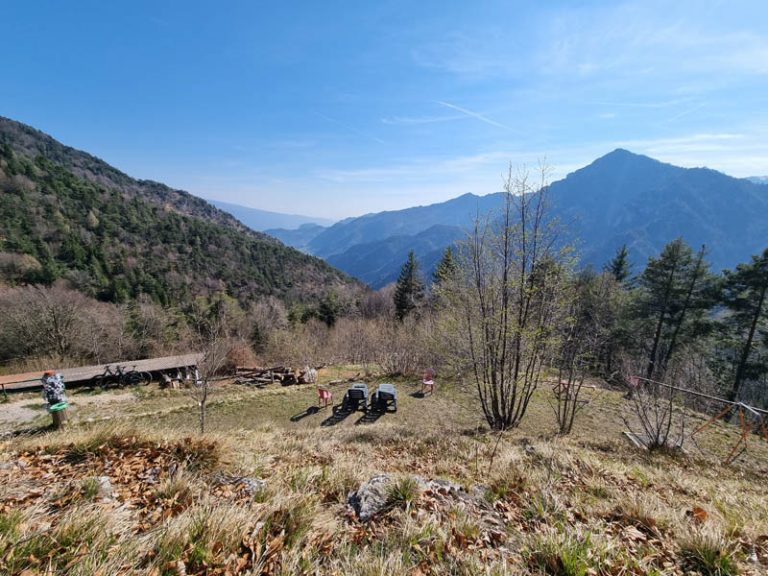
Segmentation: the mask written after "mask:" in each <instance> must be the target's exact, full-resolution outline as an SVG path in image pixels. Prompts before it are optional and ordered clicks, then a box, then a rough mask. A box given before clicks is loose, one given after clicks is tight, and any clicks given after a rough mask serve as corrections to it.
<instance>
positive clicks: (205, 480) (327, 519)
mask: <svg viewBox="0 0 768 576" xmlns="http://www.w3.org/2000/svg"><path fill="white" fill-rule="evenodd" d="M338 374H339V372H336V371H333V372H332V373H326V374H324V375H323V376H324V378H326V379H331V378H335V377H337V375H338ZM398 387H399V390H400V394H401V398H400V406H399V411H398V412H397V414H388V415H385V416H383V417H382V418H380V419H379V420H378V421H376V422H374V423H371V424H367V425H366V424H361V425H356V422H357V421H358V420H359V418H360V416H362V414H360V415H355V414H353V415H351V416H350V417H348V418H346V419H345V420H343V421H342V422H340V423H338V424H337V425H335V426H330V427H322V426H320V424H321V423H322V422H323V421H324V420H325V419H326V418H327V417H328V416H329V415H330V409H328V408H326V409H323V410H320V411H319V412H318V413H316V414H312V415H309V416H307V417H305V418H303V419H301V420H299V421H297V422H292V421H291V420H290V417H291V416H294V415H297V414H300V413H302V412H303V411H304V410H305V409H306V408H307V407H309V406H310V405H312V404H313V403H314V401H315V393H314V390H313V388H312V387H294V388H290V389H280V388H277V389H272V390H269V389H268V390H263V391H251V390H243V389H241V388H236V387H225V388H224V389H223V390H222V391H221V392H220V393H219V394H218V396H217V399H216V403H214V404H213V405H212V406H211V408H210V411H209V423H210V428H211V430H212V433H211V434H209V435H208V438H210V439H213V440H215V441H216V447H215V448H214V449H212V450H213V451H214V452H215V454H216V458H206V459H205V461H206V462H207V464H206V466H207V467H206V466H196V467H195V466H193V464H195V463H196V462H198V461H199V460H200V459H201V458H200V457H199V454H202V453H205V454H208V451H209V450H211V449H210V447H209V446H208V445H207V444H205V443H200V442H196V441H189V440H187V441H182V442H181V444H180V445H179V446H176V447H175V448H173V450H171V449H168V446H173V445H174V443H175V442H178V441H179V440H180V439H182V438H184V437H185V436H187V435H191V434H193V432H194V429H195V426H196V422H195V419H194V415H193V412H192V409H191V407H190V404H189V400H188V399H187V398H186V397H185V396H184V394H183V392H160V391H151V390H148V389H143V390H141V391H139V393H140V394H141V396H140V397H139V398H137V399H136V400H134V401H131V402H123V403H121V404H120V406H121V412H122V415H123V416H122V417H120V418H117V419H114V420H110V421H108V422H106V423H103V424H99V425H87V426H75V427H74V428H73V431H72V432H70V433H68V434H64V435H53V434H51V435H44V436H37V437H31V438H28V439H27V438H24V439H15V440H13V441H6V442H4V443H3V444H2V446H1V450H2V452H0V463H1V462H3V461H4V462H11V461H14V459H16V458H18V452H19V451H21V450H25V449H32V450H34V449H36V448H41V447H42V448H43V450H42V452H40V453H39V454H38V456H30V457H29V461H30V462H32V465H31V466H30V467H29V468H27V469H26V470H21V471H19V470H17V469H8V468H7V466H5V467H3V466H0V511H3V512H2V516H0V557H4V558H5V559H6V562H11V561H14V560H13V558H14V556H13V555H11V556H10V558H11V560H8V559H9V551H10V550H11V549H12V548H14V547H15V548H18V547H19V546H20V545H19V544H18V543H19V542H21V541H23V540H24V539H25V538H31V540H27V542H29V541H32V542H34V543H36V545H37V546H38V547H37V548H36V549H35V550H34V552H35V554H36V556H35V557H36V558H38V559H39V558H40V557H41V556H44V555H45V553H46V551H48V550H50V549H54V550H56V552H57V554H56V556H57V558H58V557H59V556H61V557H63V558H64V559H66V562H64V561H63V560H62V561H61V562H59V563H58V564H57V565H58V566H59V567H61V566H64V565H66V564H67V563H69V562H71V563H72V564H71V566H70V569H71V570H72V573H78V570H79V571H80V572H79V573H94V572H95V570H96V569H97V568H98V567H102V568H103V569H104V571H105V573H111V572H120V573H137V574H139V573H152V570H153V568H156V569H157V570H156V571H155V572H154V573H157V574H161V573H167V574H173V573H180V568H179V565H178V562H177V560H178V559H179V558H181V559H183V561H184V563H185V568H184V569H185V570H186V572H187V573H190V574H191V573H205V570H208V572H207V573H210V574H217V573H224V571H223V569H222V571H220V572H217V571H216V570H215V569H214V567H215V566H223V565H225V564H228V565H229V566H230V568H232V567H234V566H236V562H237V561H238V560H237V559H238V558H241V559H242V558H244V557H246V556H247V557H248V558H249V560H248V561H247V562H246V561H245V560H242V561H243V562H246V563H245V564H243V565H241V568H242V569H243V570H248V569H251V570H255V572H254V573H259V571H264V572H266V573H284V574H295V573H302V572H303V573H323V574H326V573H327V574H334V573H335V574H384V573H386V574H401V573H402V574H406V573H408V574H427V573H434V574H444V573H455V574H476V573H490V574H520V573H533V574H536V573H552V574H653V573H657V574H683V573H695V571H694V570H695V569H697V568H698V569H699V571H700V572H701V573H707V572H706V571H705V570H704V569H703V567H704V566H707V565H712V566H717V567H719V568H720V570H721V572H720V573H724V574H727V573H736V571H739V572H740V573H743V574H763V573H765V571H766V570H768V538H766V535H768V500H767V499H766V498H765V484H764V481H765V480H764V479H765V475H766V473H767V472H768V465H767V464H766V462H768V447H767V446H765V445H760V444H758V443H757V442H753V443H752V445H751V447H750V452H749V453H748V454H747V457H742V458H741V459H740V460H739V461H738V463H737V464H735V465H733V466H731V467H723V466H721V465H720V464H719V460H720V458H721V457H722V455H723V454H724V451H725V450H726V449H727V448H728V442H729V440H728V438H726V437H724V436H723V434H725V433H726V432H727V429H726V428H725V427H723V426H718V427H717V429H716V430H714V431H712V432H711V433H709V432H707V433H706V434H705V435H703V436H702V438H701V439H700V441H699V444H700V445H701V446H702V447H703V448H704V450H703V451H700V450H699V449H697V448H695V447H694V446H693V445H691V447H690V450H689V455H688V456H677V457H673V456H669V455H648V454H644V453H641V452H639V451H637V450H635V449H633V448H631V447H630V446H629V445H628V444H627V443H625V442H624V441H623V440H622V439H621V436H620V431H621V430H622V429H623V424H622V422H621V417H620V411H621V406H622V400H621V397H620V396H619V395H618V394H615V393H613V392H602V391H601V392H592V391H590V392H589V393H590V394H591V395H592V402H591V404H590V405H589V407H588V408H587V410H586V411H585V413H584V414H583V417H582V418H581V419H580V420H579V421H577V425H576V429H575V430H574V434H573V435H572V436H570V437H568V438H553V437H552V436H551V433H552V431H553V429H554V422H553V418H552V415H551V409H550V408H549V406H548V404H547V401H546V395H545V393H544V392H543V391H542V393H541V394H539V395H538V396H537V397H536V398H535V399H534V402H533V403H532V405H531V411H530V413H529V415H528V417H527V418H526V420H525V421H524V423H523V425H522V426H521V428H520V429H518V430H515V431H512V432H509V433H507V434H505V435H504V436H503V437H502V439H501V441H500V442H499V443H498V446H497V439H498V437H497V436H496V435H492V434H489V433H483V431H482V422H480V421H479V420H478V418H477V412H476V411H475V410H474V409H473V407H474V402H473V400H472V397H471V395H468V394H465V393H462V392H459V391H457V390H454V389H451V388H450V387H448V386H443V387H442V388H441V389H438V393H437V394H436V395H435V396H434V397H427V398H425V399H418V398H414V397H411V396H409V393H410V392H413V391H415V390H416V385H415V384H411V383H408V382H398ZM342 391H343V387H341V386H337V387H335V388H334V396H335V399H336V400H337V402H338V400H339V399H340V396H341V393H342ZM82 398H86V396H85V395H84V396H83V397H82ZM73 400H74V401H75V404H76V406H77V405H78V395H74V397H73ZM79 406H80V409H79V413H78V412H77V411H75V412H74V413H73V417H74V418H75V419H85V418H88V417H95V416H99V415H100V414H104V413H105V412H107V411H109V408H108V405H107V404H90V405H85V404H84V403H83V402H82V401H81V402H80V403H79ZM160 412H162V413H160ZM141 414H144V416H140V415H141ZM690 424H691V423H689V426H690ZM478 429H480V430H479V433H478ZM136 430H142V431H143V432H142V433H137V432H136ZM149 430H152V432H151V433H149V432H147V431H149ZM127 437H131V438H132V439H131V441H130V443H128V447H126V446H123V447H122V448H120V449H119V450H118V452H119V453H120V454H121V459H122V460H121V461H125V462H131V461H132V460H131V448H130V446H140V445H142V443H143V442H146V443H147V445H151V446H152V447H153V448H152V450H150V452H151V453H152V454H154V458H156V459H157V461H158V462H166V461H165V460H163V458H166V456H164V455H163V454H166V453H167V454H170V455H171V456H167V458H171V457H175V458H177V459H178V460H180V461H186V462H187V468H188V469H190V470H189V471H188V472H185V473H184V474H181V475H178V474H177V476H176V477H174V478H171V477H170V476H169V474H168V471H167V466H166V469H164V465H163V464H161V465H160V468H161V472H160V482H159V483H156V484H146V483H142V482H144V481H143V480H138V479H136V478H134V479H133V480H131V478H133V477H132V476H131V473H132V472H130V466H129V465H128V464H126V466H127V467H128V471H127V472H126V471H123V472H121V473H117V472H116V471H115V470H114V468H115V467H116V466H113V469H112V470H108V471H106V472H105V471H104V468H103V467H104V463H105V462H108V461H110V457H109V454H110V453H109V446H110V445H111V443H114V442H117V443H120V442H123V441H124V439H125V438H127ZM70 442H72V443H73V444H72V445H71V446H69V447H67V444H68V443H70ZM105 446H106V448H105ZM162 446H165V447H166V448H162ZM85 448H87V449H88V450H85ZM89 450H90V451H91V452H92V453H94V454H99V453H101V452H104V451H105V450H107V453H106V454H102V456H101V457H93V458H86V459H85V460H83V459H82V454H83V453H87V452H88V451H89ZM163 450H166V452H163ZM100 451H101V452H100ZM46 454H47V455H48V456H46ZM72 454H76V455H78V458H79V459H80V460H78V458H72ZM65 455H67V456H68V457H69V458H68V459H67V460H64V456H65ZM190 455H191V456H190ZM113 457H114V454H113ZM35 458H38V460H35ZM40 458H42V459H43V463H45V462H47V461H46V460H44V458H53V459H54V460H55V461H57V462H58V461H59V460H56V459H57V458H59V459H60V460H61V462H65V463H66V462H70V463H71V462H74V464H62V465H65V466H69V467H70V468H71V470H70V469H69V468H67V469H66V470H68V471H67V472H64V473H62V476H63V477H60V478H58V480H57V478H56V476H55V475H54V476H51V477H49V478H47V479H45V480H43V479H41V478H37V477H36V476H35V474H36V472H34V470H35V466H36V465H38V464H39V465H41V466H42V463H41V462H39V459H40ZM167 458H166V459H167ZM36 462H37V464H35V463H36ZM134 468H136V469H137V470H138V469H141V468H142V467H141V466H138V465H137V466H135V467H134ZM214 471H226V472H228V473H230V474H234V475H251V476H258V477H261V478H264V479H266V480H267V482H268V487H267V489H266V491H265V492H263V493H259V494H257V496H256V497H254V498H245V497H243V496H242V494H239V493H238V492H237V491H236V490H234V491H233V490H229V489H227V488H226V487H222V486H220V485H219V484H217V483H216V482H213V481H212V480H211V478H212V474H213V473H214ZM380 472H384V473H388V474H392V475H394V476H395V477H396V478H401V479H402V478H408V477H410V476H411V475H413V474H418V475H420V476H422V477H425V478H444V479H450V480H452V481H454V482H457V483H459V484H461V485H463V486H466V487H467V488H470V487H472V486H476V485H480V486H483V487H485V488H487V494H486V497H487V500H488V501H489V502H492V503H493V507H492V510H494V511H493V512H488V514H491V515H495V516H494V517H495V518H502V519H503V522H504V523H505V525H506V533H505V534H504V535H503V538H501V539H499V537H497V536H494V535H493V532H492V531H490V529H489V527H488V526H489V524H488V518H485V517H484V516H482V515H478V514H475V513H474V512H473V511H472V510H467V509H466V507H464V506H463V505H461V504H460V503H454V504H451V503H450V502H448V503H447V504H446V502H445V501H441V500H439V499H437V500H436V499H435V498H434V497H432V496H431V495H429V494H427V495H424V494H422V495H418V494H415V493H414V490H413V487H412V486H411V485H410V484H409V483H408V482H407V481H405V480H401V481H399V482H398V486H399V487H400V492H399V493H400V497H399V499H397V498H396V499H395V500H396V501H397V502H399V504H400V505H399V506H393V508H392V509H391V510H389V511H388V512H386V513H385V514H383V515H382V516H380V517H378V518H377V519H375V520H373V521H371V522H369V523H367V524H360V523H359V522H357V521H356V520H355V519H354V518H352V517H351V516H350V515H349V513H348V512H347V508H346V506H345V504H344V503H345V500H346V495H347V493H348V491H349V490H351V489H354V488H355V487H357V486H358V485H359V484H360V483H361V482H363V481H365V480H367V479H368V478H370V477H371V476H373V475H374V474H376V473H380ZM102 474H107V475H110V477H112V478H113V483H114V484H115V485H116V488H117V491H118V493H119V496H118V498H117V501H113V502H109V503H99V502H97V501H94V500H93V497H92V490H91V489H90V488H89V487H90V484H88V482H90V481H88V480H87V478H88V477H89V476H98V475H102ZM120 474H123V475H122V476H121V475H120ZM11 475H12V476H11ZM11 477H12V478H13V482H9V480H10V479H11ZM84 479H85V480H84ZM121 479H122V480H121ZM123 481H124V484H121V482H123ZM62 490H64V491H66V490H68V493H69V494H74V496H70V497H69V498H68V499H66V498H65V499H62V497H61V496H60V493H61V492H62ZM132 491H133V492H132ZM142 491H143V492H142ZM137 492H138V493H143V494H145V495H144V496H141V497H139V496H137V495H136V493H137ZM30 494H32V496H29V495H30ZM132 494H133V495H132ZM146 494H148V495H149V496H146ZM25 495H26V496H25ZM12 498H23V500H22V503H21V505H18V502H17V501H15V500H12ZM62 500H63V501H64V503H63V504H62V503H61V502H62ZM124 502H127V503H129V504H130V503H132V504H133V506H135V507H129V508H125V507H121V506H120V504H121V503H124ZM11 504H12V505H11ZM695 507H701V509H702V510H704V511H705V513H706V519H705V520H704V521H700V520H697V519H696V514H693V511H694V509H695ZM13 510H22V512H21V513H17V512H14V511H13ZM101 510H108V511H109V513H108V514H104V513H102V512H101ZM156 510H160V511H162V514H161V513H160V512H157V513H154V512H153V511H156ZM148 511H149V512H148ZM14 514H16V516H14ZM153 514H154V515H153ZM697 514H698V515H699V516H701V513H698V512H697ZM14 518H16V520H14ZM76 519H79V520H78V521H79V522H80V523H79V524H78V522H76V521H75V520H76ZM51 521H52V528H51V529H50V530H49V531H48V532H45V529H46V526H47V525H48V523H50V522H51ZM83 522H85V524H86V525H83ZM89 530H90V531H89ZM51 531H53V532H54V533H55V536H56V537H55V538H54V539H46V537H45V534H48V533H51ZM78 531H79V532H82V534H80V535H79V536H78V538H80V539H81V540H83V539H85V540H87V541H89V542H90V543H91V546H90V551H88V552H85V553H84V554H83V555H81V556H78V554H77V546H76V545H74V544H73V545H71V546H70V547H69V548H67V549H64V548H63V547H62V546H61V542H62V541H66V537H67V535H68V534H69V535H70V536H71V534H70V533H71V532H78ZM117 534H131V537H130V538H127V539H126V540H125V541H121V543H120V544H115V542H114V541H113V540H111V539H110V535H112V536H115V535H117ZM54 541H55V543H54ZM137 550H138V551H137ZM24 551H25V552H27V551H28V550H27V549H26V548H25V549H24ZM753 551H754V552H755V553H756V554H757V556H758V559H759V560H761V561H762V562H763V564H762V565H760V564H756V563H754V562H751V561H750V560H749V555H750V554H752V552H753ZM107 552H108V553H107ZM14 562H16V564H8V566H11V567H15V568H19V569H21V567H22V566H24V567H31V568H37V569H41V568H42V566H43V564H44V562H42V563H38V564H35V563H34V562H32V561H30V560H28V559H27V560H26V561H19V560H18V558H17V559H16V560H15V561H14ZM62 562H63V563H62ZM249 562H250V563H249ZM259 562H261V564H259ZM0 566H2V565H0ZM206 566H207V568H206ZM254 566H255V568H254ZM6 568H7V567H6ZM33 573H34V572H33ZM710 573H718V572H714V571H713V572H710Z"/></svg>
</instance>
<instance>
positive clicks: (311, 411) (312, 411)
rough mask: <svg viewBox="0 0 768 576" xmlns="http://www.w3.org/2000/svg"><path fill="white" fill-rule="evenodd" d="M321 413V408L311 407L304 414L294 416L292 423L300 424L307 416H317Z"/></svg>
mask: <svg viewBox="0 0 768 576" xmlns="http://www.w3.org/2000/svg"><path fill="white" fill-rule="evenodd" d="M318 412H320V408H319V407H318V406H310V407H309V408H307V409H306V410H304V412H299V413H298V414H294V415H293V416H291V422H298V421H299V420H303V419H304V418H306V417H307V416H312V415H313V414H317V413H318Z"/></svg>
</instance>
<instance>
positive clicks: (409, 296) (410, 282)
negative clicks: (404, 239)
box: [394, 250, 424, 320]
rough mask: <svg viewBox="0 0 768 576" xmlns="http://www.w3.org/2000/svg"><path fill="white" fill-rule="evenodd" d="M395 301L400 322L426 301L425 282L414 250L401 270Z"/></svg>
mask: <svg viewBox="0 0 768 576" xmlns="http://www.w3.org/2000/svg"><path fill="white" fill-rule="evenodd" d="M394 300H395V314H396V315H397V318H398V320H403V319H404V318H405V317H406V316H407V315H408V314H410V313H411V312H412V311H413V310H414V309H416V308H417V307H418V306H419V305H420V304H421V303H422V301H423V300H424V282H423V281H422V279H421V274H420V273H419V263H418V261H417V260H416V255H415V254H414V253H413V250H411V251H410V252H409V253H408V260H406V262H405V264H403V267H402V269H401V270H400V276H399V277H398V279H397V286H396V287H395V296H394Z"/></svg>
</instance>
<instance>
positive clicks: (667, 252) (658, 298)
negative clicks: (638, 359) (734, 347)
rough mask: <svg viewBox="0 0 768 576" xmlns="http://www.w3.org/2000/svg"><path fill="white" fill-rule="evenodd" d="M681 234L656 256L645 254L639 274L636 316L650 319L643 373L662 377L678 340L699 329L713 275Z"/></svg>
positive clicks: (695, 334)
mask: <svg viewBox="0 0 768 576" xmlns="http://www.w3.org/2000/svg"><path fill="white" fill-rule="evenodd" d="M704 255H705V249H704V247H703V246H702V247H701V250H699V252H698V253H697V254H696V255H694V253H693V251H692V250H691V248H690V246H688V245H687V244H686V243H685V242H684V241H683V239H682V238H678V239H677V240H673V241H672V242H670V243H669V244H667V245H666V246H665V247H664V248H663V250H662V252H661V254H660V255H659V257H658V258H653V257H651V258H649V259H648V266H647V267H646V269H645V270H644V271H643V274H642V275H641V276H640V290H641V293H640V298H639V307H638V310H637V313H638V318H639V319H641V321H642V320H643V319H648V320H650V321H651V322H652V326H651V329H652V336H651V341H650V348H649V351H648V356H647V368H646V374H645V377H646V378H649V379H662V378H663V377H664V373H665V372H666V369H667V366H668V364H669V361H670V360H671V359H672V357H673V356H674V354H675V352H676V351H677V350H678V348H679V347H680V345H681V344H683V343H685V342H688V341H692V340H694V339H695V338H696V337H698V336H699V335H701V333H702V332H703V329H704V327H705V326H706V322H705V320H704V315H705V313H706V312H707V311H708V310H709V308H710V307H711V305H712V304H713V301H712V290H711V288H712V283H713V278H712V275H711V274H710V273H709V264H708V263H707V262H706V261H705V260H704Z"/></svg>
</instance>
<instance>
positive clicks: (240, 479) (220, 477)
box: [215, 473, 267, 496]
mask: <svg viewBox="0 0 768 576" xmlns="http://www.w3.org/2000/svg"><path fill="white" fill-rule="evenodd" d="M215 480H216V482H218V483H219V484H230V485H231V486H235V487H237V488H240V489H241V490H243V491H244V492H245V493H246V494H248V496H253V495H254V494H258V493H259V492H261V491H262V490H264V489H265V488H266V487H267V481H266V480H262V479H261V478H254V477H253V476H236V475H233V474H221V473H219V474H217V475H216V476H215Z"/></svg>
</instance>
